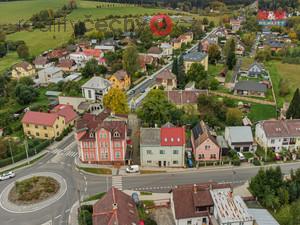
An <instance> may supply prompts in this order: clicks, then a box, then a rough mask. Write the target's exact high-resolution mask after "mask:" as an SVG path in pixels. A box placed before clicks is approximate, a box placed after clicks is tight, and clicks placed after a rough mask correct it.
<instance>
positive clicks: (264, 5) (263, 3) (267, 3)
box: [258, 0, 299, 10]
mask: <svg viewBox="0 0 300 225" xmlns="http://www.w3.org/2000/svg"><path fill="white" fill-rule="evenodd" d="M298 4H299V2H298V0H281V1H276V0H258V8H259V9H261V10H280V9H284V10H287V9H288V8H293V9H295V8H297V6H298Z"/></svg>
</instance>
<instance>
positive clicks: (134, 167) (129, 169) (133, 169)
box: [126, 165, 140, 173]
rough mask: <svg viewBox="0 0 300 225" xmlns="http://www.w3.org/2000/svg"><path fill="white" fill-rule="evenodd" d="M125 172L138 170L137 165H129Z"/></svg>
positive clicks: (136, 171)
mask: <svg viewBox="0 0 300 225" xmlns="http://www.w3.org/2000/svg"><path fill="white" fill-rule="evenodd" d="M126 172H127V173H138V172H140V167H139V165H131V166H128V167H127V168H126Z"/></svg>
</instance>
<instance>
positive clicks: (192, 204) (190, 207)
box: [172, 182, 231, 219]
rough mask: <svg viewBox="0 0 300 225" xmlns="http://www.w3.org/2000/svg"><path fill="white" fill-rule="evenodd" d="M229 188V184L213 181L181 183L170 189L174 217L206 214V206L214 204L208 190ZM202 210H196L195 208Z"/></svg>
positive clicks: (191, 216) (183, 217)
mask: <svg viewBox="0 0 300 225" xmlns="http://www.w3.org/2000/svg"><path fill="white" fill-rule="evenodd" d="M222 188H231V186H230V185H229V184H218V183H215V182H211V183H205V184H194V185H193V184H190V185H181V186H177V187H176V188H174V189H172V193H173V202H174V208H175V218H176V219H185V218H193V217H199V216H208V214H209V212H208V211H207V209H205V208H206V207H211V206H213V205H214V203H213V200H212V197H211V194H210V190H213V189H222ZM199 207H200V208H201V209H202V210H198V211H196V208H199Z"/></svg>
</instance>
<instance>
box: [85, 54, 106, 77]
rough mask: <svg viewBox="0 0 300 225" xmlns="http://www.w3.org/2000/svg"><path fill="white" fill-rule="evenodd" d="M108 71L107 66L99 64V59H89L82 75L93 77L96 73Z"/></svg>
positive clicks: (101, 73)
mask: <svg viewBox="0 0 300 225" xmlns="http://www.w3.org/2000/svg"><path fill="white" fill-rule="evenodd" d="M106 72H107V69H106V67H105V66H102V65H98V61H97V60H96V59H94V58H93V59H91V60H89V61H88V62H87V63H86V64H85V66H84V67H83V68H82V71H81V73H82V76H84V77H92V76H94V75H103V74H104V73H106Z"/></svg>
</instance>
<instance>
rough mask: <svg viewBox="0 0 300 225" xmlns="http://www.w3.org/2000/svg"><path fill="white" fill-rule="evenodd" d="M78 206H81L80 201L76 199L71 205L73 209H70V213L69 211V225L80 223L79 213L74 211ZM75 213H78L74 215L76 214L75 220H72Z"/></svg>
mask: <svg viewBox="0 0 300 225" xmlns="http://www.w3.org/2000/svg"><path fill="white" fill-rule="evenodd" d="M78 207H79V201H76V202H75V203H74V204H73V205H72V207H71V210H70V213H69V219H68V225H78V220H77V217H78V215H77V213H74V212H73V211H74V210H75V209H78ZM73 214H76V215H74V216H76V219H75V221H72V218H73V217H72V215H73Z"/></svg>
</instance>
